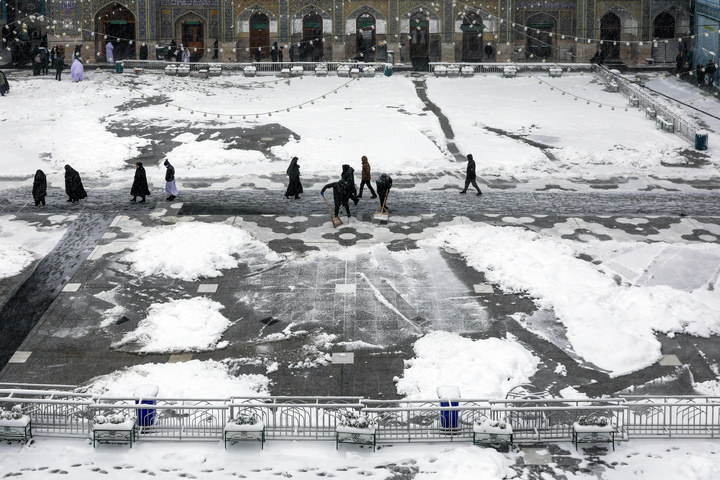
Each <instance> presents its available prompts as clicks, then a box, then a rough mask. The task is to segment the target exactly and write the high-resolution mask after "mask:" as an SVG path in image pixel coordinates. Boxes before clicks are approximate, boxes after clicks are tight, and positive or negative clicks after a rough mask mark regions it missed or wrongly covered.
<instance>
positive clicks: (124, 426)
mask: <svg viewBox="0 0 720 480" xmlns="http://www.w3.org/2000/svg"><path fill="white" fill-rule="evenodd" d="M92 434H93V448H95V445H96V443H102V442H117V443H129V444H130V448H132V444H133V441H134V440H135V439H136V438H137V423H136V422H135V419H134V418H130V419H127V420H125V421H124V422H122V423H93V426H92Z"/></svg>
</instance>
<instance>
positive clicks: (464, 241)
mask: <svg viewBox="0 0 720 480" xmlns="http://www.w3.org/2000/svg"><path fill="white" fill-rule="evenodd" d="M430 242H431V243H439V244H440V245H444V246H448V247H450V248H453V249H455V250H458V251H460V252H461V253H462V255H463V256H464V257H465V258H466V259H467V261H468V263H469V264H470V265H471V266H472V267H474V268H476V269H477V270H480V271H483V272H485V275H486V278H487V279H488V280H489V281H491V282H494V283H498V284H499V285H500V286H501V287H502V288H503V290H505V291H507V292H527V293H529V294H530V295H532V296H533V297H534V298H535V299H536V303H537V304H538V306H540V307H542V308H546V309H553V310H554V311H555V314H556V315H557V317H558V319H559V320H560V321H561V322H563V324H564V325H565V327H566V328H567V337H568V340H569V341H570V342H571V343H572V345H573V348H574V349H575V351H576V353H577V354H579V355H581V356H582V357H583V358H585V360H587V361H589V362H592V363H594V364H595V365H597V366H598V367H600V368H604V369H607V370H609V371H610V372H612V374H614V375H620V374H624V373H628V372H632V371H635V370H639V369H641V368H643V367H646V366H648V365H651V364H653V363H655V362H656V361H657V360H658V359H659V358H660V355H661V353H660V343H659V342H658V341H657V340H656V338H655V335H654V332H653V329H655V330H659V331H665V332H686V333H690V334H693V335H704V336H706V335H709V334H711V333H717V332H720V315H719V314H718V312H720V294H719V293H718V292H717V291H711V290H710V289H708V288H705V287H704V288H698V289H696V290H693V291H692V292H685V291H681V290H678V289H675V288H671V287H669V286H665V285H654V286H635V285H630V286H628V285H618V284H617V283H616V282H615V281H614V280H613V279H612V278H611V277H610V276H609V275H607V274H605V273H603V271H602V269H601V268H598V267H596V266H595V265H593V264H591V263H589V262H586V261H583V260H580V259H578V258H576V257H575V254H576V250H575V249H574V246H573V244H574V243H575V242H569V241H564V240H557V239H552V238H546V237H542V236H540V235H538V234H536V233H533V232H530V231H527V230H523V229H520V228H514V227H510V228H508V227H505V228H502V227H492V226H473V227H465V226H453V227H450V228H448V229H447V230H445V231H444V232H441V233H440V234H439V235H438V236H437V237H436V239H435V240H432V241H430Z"/></svg>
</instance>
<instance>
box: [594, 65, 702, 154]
mask: <svg viewBox="0 0 720 480" xmlns="http://www.w3.org/2000/svg"><path fill="white" fill-rule="evenodd" d="M595 68H596V70H595V72H596V73H597V74H598V76H599V77H600V78H601V79H602V80H603V82H605V83H606V84H608V85H609V84H610V82H615V84H617V86H618V90H619V92H620V93H622V94H623V95H625V96H626V97H628V100H630V99H633V100H636V104H635V106H636V107H637V108H639V109H646V108H653V109H654V110H655V115H656V116H658V117H662V118H664V119H666V120H668V121H670V122H672V124H673V132H674V133H675V135H678V136H679V137H682V138H683V139H685V140H686V141H688V142H690V143H691V144H694V143H695V134H696V133H697V132H698V131H700V130H702V129H701V128H700V127H699V126H697V125H695V124H694V123H693V122H692V121H691V120H690V119H689V118H688V117H687V116H684V115H683V112H681V111H678V110H677V109H676V108H674V107H672V106H671V105H668V103H667V102H665V101H663V100H661V99H659V98H656V97H654V96H652V95H651V94H650V93H648V92H647V91H646V90H644V89H643V88H642V87H641V86H640V85H638V84H636V83H633V82H630V81H628V80H627V79H625V78H624V77H622V76H621V75H619V74H617V73H614V72H612V71H610V70H609V69H608V68H607V67H605V66H604V65H597V66H595Z"/></svg>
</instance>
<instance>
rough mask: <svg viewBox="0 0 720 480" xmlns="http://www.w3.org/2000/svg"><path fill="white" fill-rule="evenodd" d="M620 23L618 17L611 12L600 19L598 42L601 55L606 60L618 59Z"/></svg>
mask: <svg viewBox="0 0 720 480" xmlns="http://www.w3.org/2000/svg"><path fill="white" fill-rule="evenodd" d="M621 32H622V22H621V21H620V17H619V16H617V15H616V14H614V13H613V12H608V13H606V14H605V15H603V16H602V18H601V19H600V40H601V41H602V45H601V46H600V48H601V49H602V52H603V55H605V59H606V60H617V59H618V58H620V45H619V43H620V33H621Z"/></svg>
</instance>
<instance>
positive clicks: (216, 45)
mask: <svg viewBox="0 0 720 480" xmlns="http://www.w3.org/2000/svg"><path fill="white" fill-rule="evenodd" d="M213 49H214V50H215V54H214V55H213V58H212V59H213V60H217V58H218V39H217V38H216V39H215V43H213Z"/></svg>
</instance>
